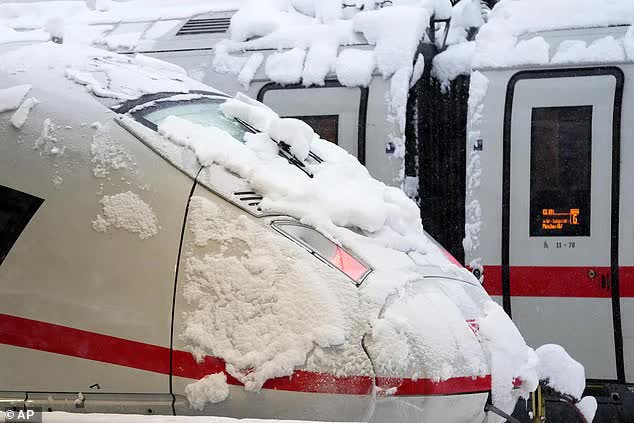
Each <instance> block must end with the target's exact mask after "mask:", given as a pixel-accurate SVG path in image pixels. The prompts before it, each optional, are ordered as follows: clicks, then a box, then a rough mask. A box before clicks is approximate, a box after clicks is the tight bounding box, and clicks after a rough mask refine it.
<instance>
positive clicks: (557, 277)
mask: <svg viewBox="0 0 634 423" xmlns="http://www.w3.org/2000/svg"><path fill="white" fill-rule="evenodd" d="M591 271H592V272H591ZM592 273H594V277H592V276H591V275H592ZM509 275H510V282H511V283H510V285H511V296H512V297H577V298H610V297H611V295H612V294H611V291H610V268H609V267H607V266H511V267H509ZM483 286H484V288H485V289H486V291H487V292H488V293H489V295H502V266H492V265H486V266H484V284H483ZM619 287H620V294H621V297H634V267H632V266H623V267H620V268H619Z"/></svg>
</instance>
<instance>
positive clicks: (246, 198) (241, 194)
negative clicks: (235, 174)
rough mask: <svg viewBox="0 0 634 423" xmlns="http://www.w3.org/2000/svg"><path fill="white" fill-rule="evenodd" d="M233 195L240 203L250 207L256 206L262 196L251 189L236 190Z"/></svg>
mask: <svg viewBox="0 0 634 423" xmlns="http://www.w3.org/2000/svg"><path fill="white" fill-rule="evenodd" d="M233 195H235V196H236V197H237V198H238V200H240V201H241V202H242V203H244V204H246V205H247V206H250V207H257V206H259V205H260V202H261V201H262V196H261V195H258V193H256V192H253V191H238V192H234V193H233Z"/></svg>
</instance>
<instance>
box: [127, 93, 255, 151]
mask: <svg viewBox="0 0 634 423" xmlns="http://www.w3.org/2000/svg"><path fill="white" fill-rule="evenodd" d="M225 100H226V98H212V97H204V98H200V99H194V100H186V101H182V100H181V101H176V100H168V101H156V102H154V103H152V104H151V105H150V106H148V107H143V108H141V109H140V110H137V111H133V112H132V115H133V116H134V118H135V119H136V120H138V121H139V122H141V123H143V124H144V125H145V126H148V127H150V128H151V129H154V130H156V129H157V128H158V126H159V125H160V123H161V122H162V121H163V120H165V119H166V118H167V117H168V116H177V117H179V118H181V119H185V120H188V121H190V122H192V123H195V124H197V125H201V126H206V127H216V128H218V129H222V130H223V131H226V132H228V133H229V134H230V135H231V136H232V137H233V138H235V139H237V140H238V141H241V142H244V134H245V132H247V131H248V130H247V128H246V127H245V126H244V125H242V124H241V123H240V122H238V121H237V120H235V119H228V118H227V117H225V115H223V114H222V112H221V111H220V105H221V104H222V103H224V102H225Z"/></svg>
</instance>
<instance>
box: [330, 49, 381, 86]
mask: <svg viewBox="0 0 634 423" xmlns="http://www.w3.org/2000/svg"><path fill="white" fill-rule="evenodd" d="M375 66H376V64H375V59H374V52H373V51H372V50H361V49H358V48H347V49H344V50H342V51H341V53H340V54H339V57H337V62H336V65H335V70H336V73H337V79H338V80H339V82H341V83H342V84H343V85H346V86H348V87H354V86H360V87H367V86H368V85H370V81H371V80H372V74H373V73H374V68H375Z"/></svg>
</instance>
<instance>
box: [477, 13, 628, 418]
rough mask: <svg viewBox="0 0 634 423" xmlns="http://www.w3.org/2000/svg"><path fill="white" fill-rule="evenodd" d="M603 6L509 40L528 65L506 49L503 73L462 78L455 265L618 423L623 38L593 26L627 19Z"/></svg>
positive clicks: (624, 303) (623, 385) (622, 364)
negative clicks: (461, 193) (464, 104)
mask: <svg viewBox="0 0 634 423" xmlns="http://www.w3.org/2000/svg"><path fill="white" fill-rule="evenodd" d="M628 5H629V6H628ZM510 6H512V5H510ZM619 6H620V7H622V8H623V11H624V12H625V11H626V10H627V11H628V13H630V15H631V14H632V13H633V12H632V7H631V6H632V5H631V4H629V3H627V2H623V3H618V2H616V3H614V4H613V7H612V9H616V8H617V7H619ZM602 7H603V6H602ZM605 9H606V10H603V11H602V12H603V14H602V15H600V16H596V17H594V18H593V17H592V16H586V15H585V13H581V14H580V15H579V16H582V15H583V16H584V17H585V19H586V20H587V21H589V22H588V24H587V25H578V26H579V27H578V28H577V29H560V30H547V31H544V30H540V31H537V32H528V33H526V34H523V35H522V36H521V37H519V43H524V45H526V46H528V43H532V47H531V49H532V55H533V56H532V58H526V56H524V57H521V55H518V56H519V57H513V56H512V52H509V53H508V54H507V57H509V58H510V59H509V60H508V63H507V64H505V63H504V61H503V60H501V61H500V62H499V63H498V64H497V65H496V66H494V65H493V64H483V65H481V66H478V68H477V69H475V70H474V73H473V74H472V76H471V98H470V100H469V102H470V111H469V113H470V120H469V127H468V132H467V133H468V140H467V152H468V155H469V156H468V159H467V181H468V186H467V201H466V204H467V211H466V222H467V226H466V228H467V239H466V243H465V246H466V253H467V257H466V262H467V263H469V264H470V265H471V266H472V267H473V268H474V271H475V272H476V274H477V275H478V276H480V274H481V273H482V272H483V275H484V279H483V282H484V287H485V288H486V290H487V291H488V292H489V294H491V295H492V296H494V298H495V299H496V300H497V301H499V302H500V303H503V305H504V308H505V309H506V311H507V312H508V313H509V314H510V315H512V318H513V321H514V322H515V323H516V324H517V325H518V327H519V329H520V330H521V332H522V334H523V335H524V336H525V338H526V341H527V342H528V344H529V345H540V344H542V343H548V342H557V343H560V344H561V345H562V346H564V347H565V348H566V350H567V351H569V352H570V353H571V354H572V355H573V356H574V357H575V358H576V359H577V360H579V361H580V362H581V363H582V364H583V365H584V366H585V368H586V376H587V377H588V378H589V380H590V383H589V384H590V385H592V386H594V387H595V388H596V389H595V390H594V393H595V395H597V396H600V397H606V398H607V399H606V400H605V402H606V406H616V407H617V408H618V409H619V410H620V411H619V413H621V415H622V416H623V415H625V414H622V413H623V406H624V404H626V405H627V407H626V408H627V409H628V410H629V411H627V416H628V417H623V418H624V419H625V420H623V421H629V419H631V418H632V415H634V406H633V405H634V396H633V395H632V393H631V386H632V383H634V301H633V300H632V297H633V296H634V223H633V219H632V217H633V216H634V194H633V191H632V189H631V186H630V185H629V184H630V183H631V181H632V180H633V178H634V170H633V169H634V142H633V141H634V123H633V122H634V121H633V119H632V116H633V113H634V64H633V62H632V60H633V59H634V56H632V55H633V54H634V51H632V50H631V46H632V45H634V44H632V40H633V37H634V31H633V30H632V28H631V27H630V26H628V25H621V26H619V25H614V26H607V25H604V24H603V23H602V20H607V19H612V20H615V21H617V22H618V19H623V18H622V15H624V16H625V17H626V18H627V14H625V13H621V14H620V15H619V14H616V13H613V12H612V14H611V13H610V12H611V10H610V8H609V7H607V5H606V6H605ZM502 12H504V11H503V10H500V15H499V16H503V14H502ZM507 15H508V16H513V15H512V14H510V13H507ZM579 16H578V17H577V19H579ZM626 18H625V19H626ZM523 19H524V20H526V21H527V22H528V23H532V22H533V21H531V20H530V17H523ZM593 19H594V21H596V23H595V24H594V25H593V26H592V27H590V25H589V23H592V22H593ZM539 24H541V21H540V20H539V19H535V21H534V25H539ZM573 24H574V20H571V21H570V22H569V21H564V22H560V23H558V24H557V23H554V24H553V23H552V22H551V23H546V24H545V25H546V26H549V27H554V28H557V27H558V26H562V25H568V26H573ZM494 29H495V28H494ZM521 29H522V28H521V27H519V28H515V30H516V31H517V32H519V31H520V30H521ZM485 35H488V34H485ZM499 38H500V37H499V36H498V39H499ZM500 42H501V41H500ZM519 43H518V49H519V47H521V46H520V44H519ZM492 47H494V46H492ZM624 47H625V48H624ZM541 52H543V53H541ZM479 53H480V52H479V51H476V54H479ZM481 57H484V56H481ZM536 58H537V59H536ZM478 59H479V58H478V57H476V60H478ZM513 60H515V62H516V63H522V60H524V61H528V62H530V61H531V60H532V61H533V63H532V64H525V65H517V64H516V63H512V62H513Z"/></svg>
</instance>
